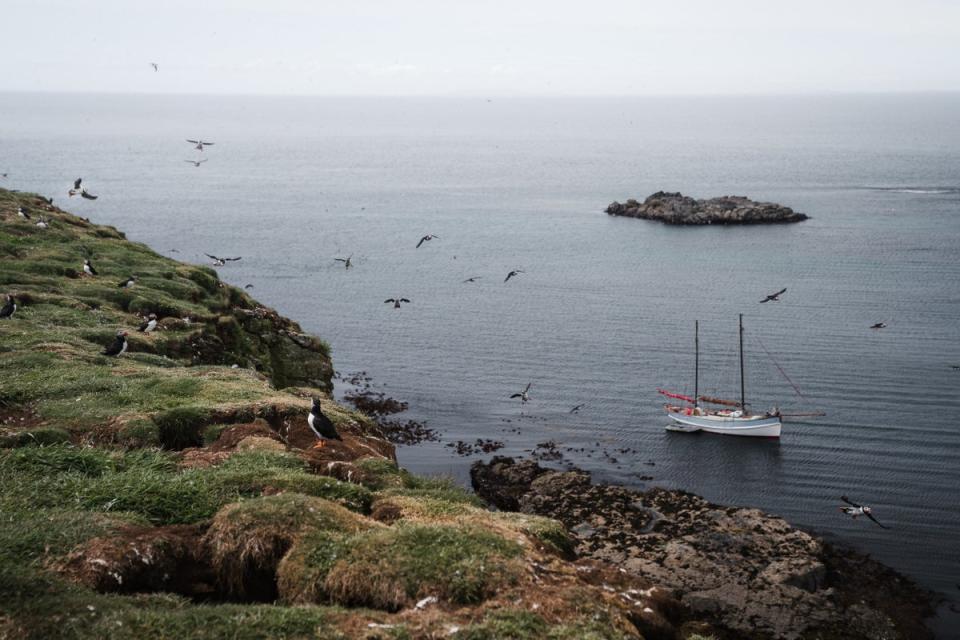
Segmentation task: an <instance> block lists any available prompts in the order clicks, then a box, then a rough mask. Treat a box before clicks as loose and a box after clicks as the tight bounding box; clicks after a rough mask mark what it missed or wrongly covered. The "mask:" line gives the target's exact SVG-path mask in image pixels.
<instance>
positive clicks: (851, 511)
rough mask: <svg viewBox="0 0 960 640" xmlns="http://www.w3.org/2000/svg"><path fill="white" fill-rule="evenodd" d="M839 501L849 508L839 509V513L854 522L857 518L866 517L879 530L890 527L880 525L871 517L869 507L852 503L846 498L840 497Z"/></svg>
mask: <svg viewBox="0 0 960 640" xmlns="http://www.w3.org/2000/svg"><path fill="white" fill-rule="evenodd" d="M840 499H841V500H843V501H844V502H846V503H847V504H848V505H850V506H849V507H840V511H843V512H844V513H845V514H847V515H848V516H850V517H852V518H853V519H854V520H856V519H857V518H858V517H859V516H867V517H868V518H870V519H871V520H873V521H874V522H875V523H877V525H878V526H879V527H880V528H881V529H889V528H890V527H888V526H885V525H882V524H880V521H879V520H877V519H876V518H874V517H873V510H872V509H871V508H870V507H865V506H863V505H862V504H857V503H856V502H854V501H852V500H851V499H850V498H848V497H847V496H840Z"/></svg>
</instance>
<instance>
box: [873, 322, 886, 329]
mask: <svg viewBox="0 0 960 640" xmlns="http://www.w3.org/2000/svg"><path fill="white" fill-rule="evenodd" d="M870 328H871V329H886V328H887V323H885V322H878V323H877V324H872V325H870Z"/></svg>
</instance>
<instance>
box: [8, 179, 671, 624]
mask: <svg viewBox="0 0 960 640" xmlns="http://www.w3.org/2000/svg"><path fill="white" fill-rule="evenodd" d="M21 207H22V208H25V209H26V210H27V211H28V213H29V214H30V215H31V216H33V220H32V221H29V220H26V219H24V218H22V217H20V216H18V214H17V210H18V208H21ZM41 214H42V215H44V216H45V217H46V218H47V219H48V221H49V228H46V229H41V228H39V227H37V226H36V225H35V224H34V223H35V221H36V219H37V217H38V216H39V215H41ZM84 258H89V259H90V260H91V261H92V262H93V264H94V266H95V268H96V269H97V270H98V271H99V275H97V276H92V277H91V276H87V275H84V274H83V273H82V265H83V260H84ZM131 275H135V276H137V278H138V280H137V283H136V284H135V285H134V286H133V287H132V288H129V289H123V288H120V287H118V286H117V285H118V283H119V282H120V281H121V280H123V279H126V278H127V277H129V276H131ZM0 293H10V294H12V295H14V296H15V298H16V300H17V303H18V307H19V308H18V310H17V312H16V313H15V315H14V316H13V317H12V318H8V319H2V320H0V447H2V448H0V638H54V637H57V638H178V639H181V638H221V637H229V638H267V637H269V638H314V637H322V638H338V637H349V638H354V637H363V638H428V637H429V638H435V637H450V638H455V639H459V640H465V639H470V640H479V639H485V638H544V637H549V638H598V639H599V638H635V637H641V634H645V635H646V637H649V638H656V637H658V635H657V629H659V628H665V625H664V620H665V617H666V616H672V615H673V613H675V612H672V609H671V607H672V606H673V605H672V604H671V600H670V599H669V598H668V597H666V596H665V595H664V594H662V593H660V592H659V591H658V590H657V589H656V588H650V585H647V584H636V583H635V582H633V581H631V580H630V579H628V578H627V577H626V576H624V575H623V574H622V573H621V572H618V571H616V570H615V569H612V568H610V567H604V566H600V565H595V564H590V563H584V562H578V561H575V560H573V559H572V558H571V548H572V547H571V541H570V539H569V537H568V535H567V532H566V531H565V530H564V528H563V527H562V525H560V524H559V523H558V522H556V521H554V520H550V519H547V518H543V517H538V516H531V515H521V514H511V513H493V512H490V511H488V510H487V509H485V508H484V507H483V505H482V504H481V503H480V502H479V501H478V499H477V498H476V497H475V496H473V495H472V494H469V493H467V492H465V491H463V490H462V489H460V488H458V487H456V486H453V485H452V484H451V483H450V482H448V481H445V480H443V479H429V478H426V479H425V478H417V477H415V476H412V475H411V474H409V473H407V472H406V471H404V470H402V469H400V468H398V467H397V465H396V462H395V457H394V451H393V447H392V445H390V444H389V443H388V442H386V441H385V440H384V439H383V438H382V437H381V434H379V433H378V432H377V430H376V427H375V426H374V425H373V423H372V422H371V421H370V420H368V419H367V418H366V417H365V416H363V415H361V414H359V413H356V412H351V411H348V410H346V409H344V408H342V407H340V406H338V405H336V404H335V403H334V402H333V401H332V400H331V399H330V397H329V391H330V378H331V372H332V369H331V365H330V359H329V353H328V348H327V346H326V344H324V343H323V342H322V341H320V340H318V339H316V338H314V337H312V336H309V335H306V334H304V333H303V332H302V331H301V330H300V328H299V327H298V326H297V325H296V323H294V322H292V321H290V320H287V319H285V318H282V317H280V316H278V315H277V314H276V312H274V311H273V310H271V309H267V308H264V307H263V306H261V305H259V304H258V303H257V302H256V301H255V300H253V299H251V298H250V297H249V296H247V295H246V294H245V293H244V292H242V291H240V290H238V289H236V288H234V287H231V286H228V285H225V284H224V283H222V282H221V281H220V280H219V278H218V276H217V273H216V271H215V270H213V269H211V268H207V267H201V266H195V265H187V264H183V263H179V262H176V261H173V260H170V259H168V258H165V257H163V256H160V255H158V254H156V253H155V252H153V251H152V250H150V249H149V248H148V247H146V246H144V245H142V244H137V243H133V242H129V241H127V240H126V239H125V238H124V236H123V234H122V233H120V232H119V231H117V230H116V229H114V228H112V227H106V226H100V225H96V224H93V223H90V222H88V221H86V220H84V219H81V218H78V217H76V216H73V215H70V214H68V213H65V212H63V211H61V210H59V209H56V208H54V207H52V206H50V205H48V204H47V203H46V202H45V201H43V200H42V199H41V198H40V197H39V196H36V195H34V194H25V193H14V192H9V191H4V190H0ZM149 313H154V314H156V315H157V317H158V318H159V328H158V330H157V331H155V332H153V333H150V334H143V333H138V332H136V327H137V326H138V325H139V323H140V322H141V318H142V316H144V315H146V314H149ZM121 329H126V330H128V331H130V349H129V352H127V353H125V354H123V355H121V356H120V357H116V358H113V357H108V356H104V355H101V351H102V349H103V347H104V346H105V345H107V344H108V343H109V342H110V341H111V340H112V339H113V337H114V336H115V335H116V333H117V331H118V330H121ZM311 396H315V397H320V398H322V399H323V400H322V401H323V406H324V410H325V412H326V413H327V414H328V415H329V416H330V417H331V419H332V420H333V421H334V422H335V423H336V424H337V426H338V429H339V430H340V431H341V433H342V435H343V441H342V442H333V443H331V444H330V445H329V446H327V447H326V448H324V449H322V450H315V449H313V448H312V445H313V443H314V440H313V436H312V435H311V434H310V432H309V430H308V428H307V425H306V415H307V412H308V410H309V406H310V397H311ZM674 617H675V616H674Z"/></svg>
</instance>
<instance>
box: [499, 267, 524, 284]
mask: <svg viewBox="0 0 960 640" xmlns="http://www.w3.org/2000/svg"><path fill="white" fill-rule="evenodd" d="M518 273H524V272H523V271H521V270H520V269H514V270H513V271H511V272H510V273H508V274H507V277H506V278H504V279H503V281H504V282H506V281H507V280H509V279H510V278H512V277H513V276H515V275H517V274H518Z"/></svg>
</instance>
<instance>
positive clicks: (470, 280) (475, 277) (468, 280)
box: [464, 276, 483, 283]
mask: <svg viewBox="0 0 960 640" xmlns="http://www.w3.org/2000/svg"><path fill="white" fill-rule="evenodd" d="M482 277H483V276H470V277H469V278H467V279H466V280H464V282H465V283H466V282H476V281H477V280H479V279H480V278H482Z"/></svg>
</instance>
